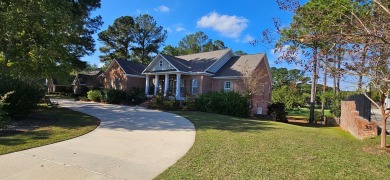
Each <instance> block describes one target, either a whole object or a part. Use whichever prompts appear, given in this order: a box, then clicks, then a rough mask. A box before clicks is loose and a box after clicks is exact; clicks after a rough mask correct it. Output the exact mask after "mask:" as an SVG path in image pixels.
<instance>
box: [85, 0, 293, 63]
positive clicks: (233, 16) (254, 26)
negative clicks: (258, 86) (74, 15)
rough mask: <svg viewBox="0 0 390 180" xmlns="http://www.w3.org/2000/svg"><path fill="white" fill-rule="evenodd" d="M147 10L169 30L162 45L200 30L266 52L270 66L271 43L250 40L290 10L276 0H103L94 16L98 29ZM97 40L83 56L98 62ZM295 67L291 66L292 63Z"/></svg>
mask: <svg viewBox="0 0 390 180" xmlns="http://www.w3.org/2000/svg"><path fill="white" fill-rule="evenodd" d="M140 14H150V15H152V16H153V17H154V18H155V20H156V21H157V24H158V25H161V26H163V27H164V29H166V30H167V31H168V38H167V40H166V42H165V43H164V44H165V45H173V46H177V44H178V42H179V41H180V40H181V39H182V38H183V37H184V36H185V35H187V34H192V33H195V32H197V31H203V32H204V33H206V34H207V35H208V36H209V38H210V39H212V40H213V41H214V40H222V41H223V42H224V43H225V46H227V47H229V48H231V49H233V51H236V50H242V51H244V52H247V53H249V54H254V53H263V52H265V53H267V55H268V57H269V59H270V65H271V66H278V67H281V66H286V65H285V64H279V65H275V64H274V59H275V58H276V55H274V54H272V53H271V52H272V46H269V45H268V46H264V45H257V46H252V45H250V44H249V41H250V40H253V39H256V38H258V37H259V36H261V33H262V31H263V30H264V29H267V28H270V29H272V28H273V27H274V26H273V21H272V18H281V20H282V25H288V23H289V22H290V21H291V17H292V15H293V14H292V13H289V12H284V11H282V10H279V8H278V5H277V3H276V1H275V0H267V1H258V0H257V1H256V0H241V1H235V0H230V1H222V0H208V1H206V0H165V1H162V0H102V2H101V8H100V9H98V10H96V11H95V12H93V14H92V15H93V16H95V15H101V16H102V18H103V21H104V24H103V26H102V27H101V30H100V31H102V30H106V29H107V27H108V26H109V25H112V23H113V22H114V20H115V19H116V18H118V17H120V16H127V15H130V16H137V15H140ZM94 38H95V40H96V52H95V53H94V55H92V56H87V57H83V58H82V60H84V61H87V62H89V63H90V64H97V65H101V63H100V61H99V55H100V52H99V47H100V46H101V44H100V42H99V41H98V40H97V34H95V35H94ZM292 67H294V66H292Z"/></svg>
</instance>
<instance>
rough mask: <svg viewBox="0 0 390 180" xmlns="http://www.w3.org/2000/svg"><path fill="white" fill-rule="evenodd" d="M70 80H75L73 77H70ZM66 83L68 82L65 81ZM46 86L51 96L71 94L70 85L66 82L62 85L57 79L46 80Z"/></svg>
mask: <svg viewBox="0 0 390 180" xmlns="http://www.w3.org/2000/svg"><path fill="white" fill-rule="evenodd" d="M70 78H73V77H70ZM63 81H64V80H63ZM65 82H67V81H66V80H65ZM45 85H46V87H47V93H48V94H51V93H62V94H66V93H71V90H70V86H69V83H64V82H62V83H60V82H59V81H58V80H57V79H55V78H46V79H45Z"/></svg>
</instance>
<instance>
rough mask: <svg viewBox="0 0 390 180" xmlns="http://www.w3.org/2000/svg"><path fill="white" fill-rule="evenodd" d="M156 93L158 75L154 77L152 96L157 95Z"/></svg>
mask: <svg viewBox="0 0 390 180" xmlns="http://www.w3.org/2000/svg"><path fill="white" fill-rule="evenodd" d="M157 92H158V74H156V75H155V76H154V95H157Z"/></svg>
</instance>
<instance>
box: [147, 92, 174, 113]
mask: <svg viewBox="0 0 390 180" xmlns="http://www.w3.org/2000/svg"><path fill="white" fill-rule="evenodd" d="M149 107H150V108H153V109H161V110H168V111H174V110H178V109H179V108H180V106H179V103H178V102H177V101H176V100H175V99H168V98H164V97H162V96H159V95H157V96H155V97H154V98H153V99H152V100H151V101H150V104H149Z"/></svg>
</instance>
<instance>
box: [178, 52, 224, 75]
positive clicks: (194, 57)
mask: <svg viewBox="0 0 390 180" xmlns="http://www.w3.org/2000/svg"><path fill="white" fill-rule="evenodd" d="M229 51H230V49H223V50H217V51H210V52H203V53H197V54H189V55H184V56H176V58H179V59H182V60H185V61H187V63H186V65H187V66H188V67H189V69H188V71H192V72H204V71H205V70H206V69H207V68H209V67H210V66H211V65H213V64H214V63H215V62H216V61H217V60H218V59H219V58H221V57H222V56H223V55H224V54H226V53H228V52H229Z"/></svg>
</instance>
